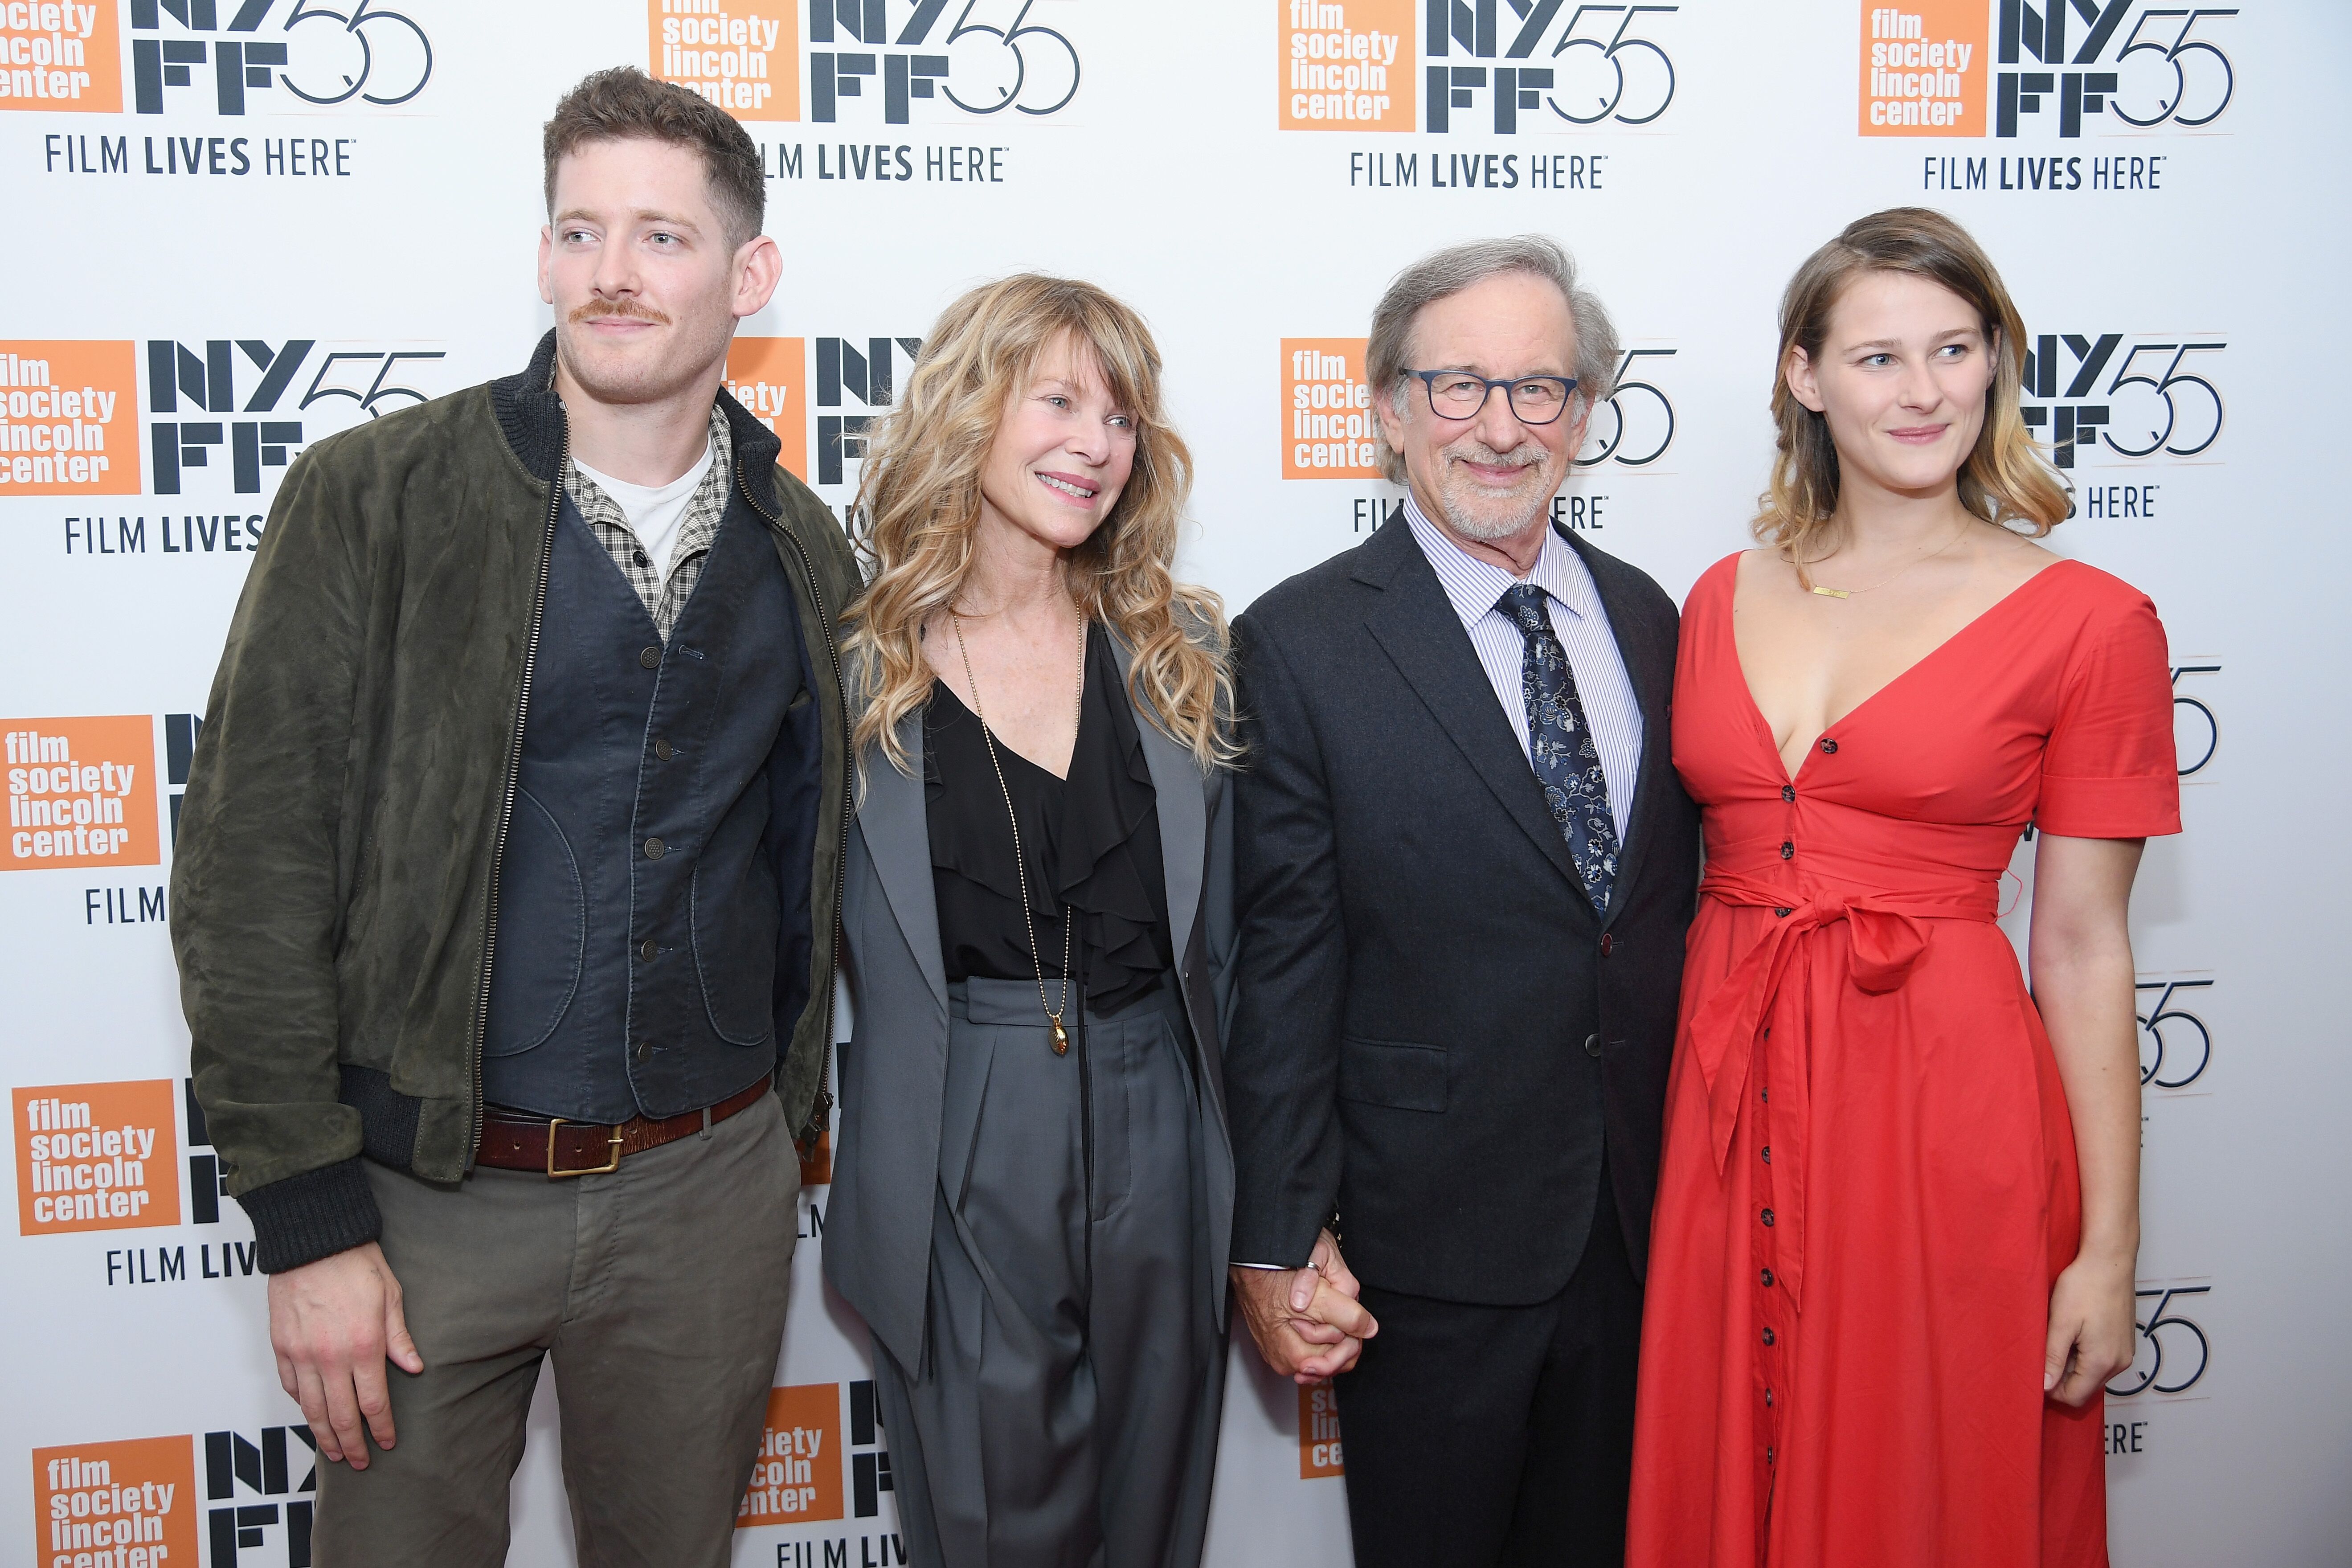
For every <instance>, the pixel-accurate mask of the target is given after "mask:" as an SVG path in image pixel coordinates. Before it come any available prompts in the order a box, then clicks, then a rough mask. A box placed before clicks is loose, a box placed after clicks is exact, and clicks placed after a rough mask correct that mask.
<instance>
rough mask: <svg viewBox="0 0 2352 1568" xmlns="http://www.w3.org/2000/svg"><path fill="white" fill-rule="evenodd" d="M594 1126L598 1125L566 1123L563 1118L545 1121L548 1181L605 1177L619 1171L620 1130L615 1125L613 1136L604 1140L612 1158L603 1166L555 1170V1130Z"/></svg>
mask: <svg viewBox="0 0 2352 1568" xmlns="http://www.w3.org/2000/svg"><path fill="white" fill-rule="evenodd" d="M596 1125H598V1123H595V1122H593V1121H567V1120H566V1119H565V1118H563V1117H561V1116H551V1117H549V1118H548V1120H547V1176H548V1180H550V1181H557V1182H560V1181H563V1180H566V1179H567V1178H570V1177H572V1176H602V1175H607V1174H609V1173H612V1172H614V1171H617V1170H619V1169H620V1168H621V1129H620V1128H619V1127H618V1126H617V1125H616V1126H614V1128H613V1130H612V1133H613V1135H612V1136H611V1137H610V1138H608V1139H606V1140H605V1143H606V1145H607V1147H609V1148H610V1149H611V1151H612V1158H610V1159H608V1160H606V1161H605V1162H604V1163H603V1164H601V1165H583V1166H582V1167H580V1168H579V1169H578V1170H576V1171H559V1170H557V1169H556V1168H555V1130H556V1129H557V1128H559V1127H593V1126H596Z"/></svg>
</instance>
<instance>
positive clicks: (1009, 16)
mask: <svg viewBox="0 0 2352 1568" xmlns="http://www.w3.org/2000/svg"><path fill="white" fill-rule="evenodd" d="M1047 5H1048V9H1049V10H1051V9H1055V8H1056V7H1055V0H1047ZM1037 6H1038V0H808V32H807V43H808V93H807V100H806V107H807V110H808V121H809V122H810V123H811V124H814V125H833V124H842V123H851V122H859V123H865V124H877V123H878V124H882V125H908V124H913V123H915V122H917V121H922V122H926V123H942V122H943V123H949V124H955V123H966V122H968V121H969V119H970V118H971V117H974V116H985V115H991V114H1001V113H1003V111H1005V110H1013V111H1014V112H1015V113H1018V114H1023V115H1034V116H1040V117H1042V116H1045V115H1048V114H1055V113H1058V112H1059V111H1060V110H1063V109H1065V108H1066V107H1068V105H1069V103H1070V100H1072V99H1074V98H1076V96H1077V92H1078V82H1079V79H1080V77H1081V76H1082V75H1083V74H1084V68H1083V66H1082V64H1081V62H1080V60H1079V58H1078V50H1077V46H1076V44H1074V43H1072V42H1071V41H1070V38H1069V36H1068V35H1067V34H1066V33H1063V32H1061V31H1059V30H1058V29H1056V28H1055V27H1052V26H1047V25H1046V23H1045V21H1044V20H1043V19H1041V18H1040V17H1038V16H1034V15H1033V14H1034V13H1035V12H1036V10H1037ZM800 11H801V6H800V3H799V0H646V25H647V28H648V31H649V33H650V35H651V37H650V42H649V44H648V47H647V50H646V58H647V59H648V61H649V68H650V69H651V71H652V73H653V74H654V75H655V76H656V77H659V78H660V79H662V80H664V81H674V82H676V83H677V84H678V85H679V86H681V87H687V88H691V89H693V90H695V91H696V92H698V93H700V94H701V95H702V96H703V97H705V98H707V99H709V100H710V101H711V102H713V103H715V104H717V105H719V107H720V108H721V109H724V110H728V111H729V112H730V113H731V114H733V115H734V116H735V117H736V118H737V119H739V120H798V119H800V118H801V117H802V108H803V100H802V94H801V80H800V71H801V60H800V51H799V47H798V41H799V32H798V29H799V26H800V19H801V18H800ZM877 99H878V100H880V102H879V104H878V106H877V105H876V104H875V102H874V100H877ZM852 100H854V102H853V101H852Z"/></svg>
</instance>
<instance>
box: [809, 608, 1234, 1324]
mask: <svg viewBox="0 0 2352 1568" xmlns="http://www.w3.org/2000/svg"><path fill="white" fill-rule="evenodd" d="M1112 646H1113V647H1114V648H1115V650H1116V652H1117V654H1118V668H1119V673H1120V674H1121V675H1122V676H1123V675H1125V674H1126V673H1127V671H1128V668H1129V665H1130V664H1131V663H1132V662H1133V655H1132V653H1131V652H1130V650H1129V648H1128V647H1127V646H1126V645H1125V644H1124V643H1122V642H1120V641H1119V640H1118V638H1117V637H1116V636H1114V637H1113V638H1112ZM1136 721H1137V722H1136V729H1137V731H1139V734H1140V735H1141V736H1142V741H1143V754H1144V760H1145V762H1146V763H1148V764H1149V765H1150V769H1151V784H1152V788H1153V790H1154V791H1155V792H1156V793H1157V794H1158V795H1159V802H1160V855H1161V861H1162V868H1163V873H1164V875H1165V877H1166V879H1167V886H1168V920H1169V925H1170V928H1171V929H1170V931H1169V938H1170V942H1169V945H1170V948H1171V951H1172V952H1175V953H1176V954H1177V969H1178V972H1179V974H1180V976H1181V983H1182V985H1181V988H1182V991H1183V996H1184V1012H1185V1016H1186V1017H1187V1019H1188V1020H1189V1021H1190V1022H1191V1024H1192V1040H1193V1044H1194V1046H1195V1047H1196V1050H1197V1053H1198V1054H1197V1056H1196V1058H1195V1060H1194V1069H1195V1072H1196V1074H1197V1076H1198V1079H1199V1082H1200V1085H1201V1104H1202V1121H1203V1126H1202V1146H1203V1147H1204V1149H1205V1150H1206V1151H1207V1153H1208V1160H1209V1169H1208V1173H1207V1174H1208V1202H1209V1215H1208V1221H1209V1239H1210V1244H1211V1245H1210V1248H1209V1254H1208V1258H1207V1260H1206V1261H1207V1267H1206V1268H1204V1270H1203V1278H1202V1281H1201V1289H1202V1295H1203V1305H1204V1307H1205V1309H1206V1310H1209V1311H1210V1312H1212V1313H1213V1314H1214V1315H1215V1317H1216V1320H1217V1321H1218V1323H1219V1325H1220V1326H1221V1327H1222V1325H1223V1321H1224V1303H1225V1269H1224V1263H1225V1252H1226V1247H1227V1245H1228V1238H1229V1237H1231V1235H1232V1230H1233V1200H1234V1169H1233V1153H1232V1145H1231V1142H1230V1141H1229V1139H1228V1137H1227V1134H1226V1131H1225V1106H1224V1068H1223V1046H1222V1042H1223V1038H1224V1028H1223V1026H1224V1022H1225V1020H1226V1018H1227V1016H1228V1015H1229V1013H1230V1010H1231V999H1232V994H1233V988H1232V973H1233V968H1232V957H1233V951H1234V921H1233V847H1234V838H1233V810H1232V791H1231V787H1230V784H1231V775H1230V774H1229V773H1227V771H1226V770H1224V769H1222V768H1215V769H1205V770H1204V769H1203V768H1202V767H1201V765H1200V764H1199V763H1197V762H1195V761H1194V760H1193V757H1192V752H1190V751H1187V750H1186V749H1185V748H1184V747H1182V746H1180V745H1178V744H1177V743H1176V742H1174V741H1171V740H1170V739H1169V738H1168V736H1167V735H1166V734H1164V733H1162V732H1161V731H1160V728H1159V727H1158V726H1157V725H1155V724H1153V723H1152V722H1151V721H1150V718H1149V717H1148V716H1147V715H1146V714H1145V713H1142V712H1139V713H1137V715H1136ZM898 736H899V740H900V742H901V743H902V744H904V745H905V747H906V749H907V753H908V757H909V758H911V759H912V761H913V763H914V773H913V776H911V777H909V776H908V775H907V774H903V773H899V772H898V770H897V769H895V768H893V767H892V766H891V765H890V764H889V763H887V762H886V761H884V760H883V759H882V758H880V757H879V756H876V755H868V756H866V757H864V758H863V759H861V760H862V761H863V763H864V764H865V771H864V776H863V780H862V784H863V791H864V793H863V796H862V798H861V799H860V801H859V804H858V810H857V821H856V826H854V827H853V828H852V830H851V832H850V835H849V856H848V862H847V865H846V868H845V881H844V883H843V887H842V894H841V913H842V935H843V938H844V941H845V947H844V949H843V958H844V963H845V966H846V972H847V973H848V977H849V988H850V996H851V1001H852V1003H853V1005H854V1006H855V1008H856V1013H855V1016H854V1018H853V1021H852V1029H851V1035H850V1041H849V1046H848V1048H847V1049H845V1051H843V1053H842V1056H841V1120H840V1125H839V1130H838V1131H837V1133H836V1136H835V1151H834V1163H833V1202H832V1205H831V1207H830V1209H829V1210H828V1211H827V1214H826V1216H825V1237H824V1268H825V1275H826V1278H828V1279H831V1280H832V1281H833V1284H834V1288H835V1289H837V1290H839V1291H840V1292H841V1294H842V1296H843V1298H844V1299H845V1300H847V1301H848V1302H849V1304H850V1305H851V1306H853V1307H855V1308H856V1309H857V1310H858V1312H859V1314H860V1315H861V1316H863V1317H864V1318H865V1320H866V1325H867V1326H868V1327H869V1328H871V1329H872V1330H873V1331H874V1335H875V1337H876V1338H877V1339H878V1340H880V1341H881V1342H882V1343H883V1344H884V1346H886V1347H887V1349H888V1350H889V1352H890V1353H891V1354H892V1355H893V1356H895V1357H897V1358H898V1364H899V1365H901V1366H903V1367H906V1368H908V1369H909V1370H912V1369H915V1368H918V1367H919V1366H920V1365H921V1364H922V1355H921V1352H922V1344H923V1315H924V1311H925V1308H926V1303H927V1300H928V1296H929V1279H930V1247H931V1210H932V1194H933V1193H934V1192H935V1191H936V1190H938V1188H939V1187H940V1184H942V1183H944V1184H945V1185H946V1187H947V1190H949V1191H950V1192H953V1191H957V1190H959V1189H960V1188H961V1186H962V1184H963V1173H962V1172H961V1170H955V1169H949V1168H948V1165H949V1163H950V1162H952V1161H953V1160H954V1159H955V1158H956V1155H957V1152H955V1151H942V1150H941V1149H940V1119H941V1103H942V1099H943V1096H944V1095H945V1093H946V1088H947V1049H948V986H947V966H946V963H945V961H944V960H943V959H942V957H941V956H940V918H939V909H938V905H937V903H936V901H935V900H934V899H933V896H932V892H931V847H930V836H929V828H928V821H927V818H926V816H925V812H924V805H923V781H922V773H923V765H922V755H923V725H922V714H921V712H920V710H916V711H912V712H909V713H908V714H907V716H906V717H905V718H903V719H901V720H900V721H899V726H898ZM965 1152H968V1151H965ZM1040 1201H1044V1200H1043V1196H1042V1194H1041V1198H1040Z"/></svg>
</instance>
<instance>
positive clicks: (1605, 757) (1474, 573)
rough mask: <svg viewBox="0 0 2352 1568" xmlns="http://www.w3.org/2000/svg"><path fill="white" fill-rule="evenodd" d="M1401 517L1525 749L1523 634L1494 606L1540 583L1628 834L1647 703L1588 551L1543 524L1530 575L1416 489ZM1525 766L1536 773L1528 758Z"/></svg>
mask: <svg viewBox="0 0 2352 1568" xmlns="http://www.w3.org/2000/svg"><path fill="white" fill-rule="evenodd" d="M1404 520H1405V523H1406V525H1407V526H1408V527H1410V528H1411V529H1412V536H1413V538H1414V540H1415V541H1417V542H1419V543H1420V545H1421V552H1422V553H1423V555H1425V556H1427V557H1428V558H1429V564H1430V568H1431V569H1432V570H1433V571H1434V572H1435V573H1436V574H1437V581H1438V584H1439V586H1441V587H1443V588H1444V590H1445V597H1446V600H1447V602H1448V603H1450V604H1451V605H1453V606H1454V614H1455V615H1457V616H1461V617H1462V629H1463V630H1464V631H1465V632H1468V633H1469V634H1470V646H1471V647H1473V648H1475V650H1476V651H1477V654H1478V662H1479V664H1480V665H1481V666H1483V667H1484V668H1485V669H1486V679H1487V680H1488V681H1489V682H1490V683H1492V684H1493V686H1494V688H1495V700H1496V701H1497V702H1499V703H1501V704H1502V706H1503V716H1504V717H1505V718H1506V719H1508V720H1509V721H1510V722H1511V732H1512V733H1513V734H1515V735H1517V737H1518V738H1519V749H1520V750H1521V751H1522V752H1525V751H1526V750H1527V747H1528V704H1527V697H1526V694H1525V687H1524V686H1523V685H1522V683H1521V679H1520V674H1519V672H1520V667H1521V665H1522V663H1523V662H1524V659H1525V658H1526V649H1527V639H1526V638H1525V637H1522V636H1520V634H1519V627H1518V623H1517V622H1516V621H1514V620H1512V619H1511V617H1510V616H1507V615H1505V614H1503V613H1502V612H1501V611H1500V610H1497V609H1496V607H1495V602H1496V600H1498V599H1500V598H1501V597H1502V596H1503V593H1504V591H1505V590H1506V589H1507V588H1509V587H1510V586H1511V585H1512V584H1516V583H1518V582H1520V581H1522V580H1524V581H1526V582H1529V583H1532V584H1535V585H1536V586H1537V587H1538V588H1541V589H1542V590H1543V591H1544V600H1545V604H1546V606H1547V607H1548V608H1549V610H1550V611H1551V629H1552V633H1553V635H1554V636H1556V637H1559V646H1560V647H1562V648H1564V649H1566V650H1567V652H1568V666H1569V668H1570V669H1571V670H1573V671H1574V672H1575V674H1576V694H1577V697H1578V699H1579V700H1580V701H1582V703H1583V704H1584V718H1585V721H1586V722H1587V723H1589V724H1590V725H1591V726H1592V740H1593V743H1594V745H1595V746H1596V747H1597V748H1598V749H1599V751H1600V752H1601V774H1602V776H1603V777H1605V778H1607V779H1608V781H1609V812H1610V815H1611V816H1613V817H1615V818H1616V819H1617V841H1618V843H1619V844H1621V845H1622V844H1623V843H1624V842H1625V826H1626V820H1627V818H1628V817H1629V816H1630V815H1631V814H1632V812H1633V784H1634V781H1635V780H1636V779H1638V778H1639V777H1640V776H1641V772H1642V705H1641V703H1640V702H1639V700H1636V699H1635V697H1634V695H1633V679H1631V678H1630V677H1629V676H1627V675H1626V673H1625V659H1624V656H1623V655H1622V654H1620V653H1619V652H1618V651H1617V638H1616V635H1615V634H1614V633H1612V631H1611V630H1610V629H1609V613H1608V612H1607V611H1606V610H1604V609H1602V608H1601V591H1600V590H1599V589H1598V588H1596V587H1594V586H1593V584H1592V574H1591V572H1589V571H1587V570H1586V569H1585V565H1584V559H1583V557H1581V556H1580V555H1578V554H1577V552H1576V551H1575V550H1574V549H1573V548H1572V547H1571V546H1570V544H1569V542H1568V541H1567V540H1565V539H1563V538H1561V537H1560V535H1559V531H1557V530H1555V529H1551V528H1546V529H1545V530H1544V536H1543V552H1542V553H1541V554H1539V555H1538V556H1537V557H1536V563H1535V568H1534V570H1532V571H1530V572H1529V573H1528V574H1527V576H1526V578H1525V579H1520V578H1517V577H1514V576H1512V575H1511V574H1510V573H1508V572H1507V571H1505V570H1504V569H1503V568H1502V567H1500V566H1496V565H1494V564H1491V563H1488V562H1485V561H1481V560H1479V559H1478V558H1477V557H1475V556H1474V555H1471V554H1469V553H1467V552H1465V551H1464V550H1463V548H1462V547H1461V546H1460V545H1458V544H1456V543H1454V541H1453V540H1452V539H1451V538H1449V537H1447V535H1446V534H1445V532H1444V530H1442V529H1440V528H1439V527H1438V526H1437V525H1436V524H1435V523H1433V522H1432V521H1429V519H1428V517H1427V516H1426V515H1424V514H1423V511H1422V510H1421V507H1420V504H1419V503H1418V502H1416V501H1415V500H1413V499H1412V496H1411V495H1407V496H1406V497H1405V502H1404ZM1534 771H1535V762H1534V760H1533V759H1532V758H1530V759H1529V760H1528V772H1529V773H1533V772H1534Z"/></svg>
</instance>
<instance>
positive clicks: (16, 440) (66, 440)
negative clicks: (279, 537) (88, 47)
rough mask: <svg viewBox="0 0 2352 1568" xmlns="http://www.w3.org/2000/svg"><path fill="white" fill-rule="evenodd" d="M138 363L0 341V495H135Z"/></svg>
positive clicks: (129, 357)
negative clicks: (122, 434)
mask: <svg viewBox="0 0 2352 1568" xmlns="http://www.w3.org/2000/svg"><path fill="white" fill-rule="evenodd" d="M6 9H7V6H6V5H0V11H5V10H6ZM137 363H138V362H137V360H136V359H135V357H134V356H133V354H132V346H131V344H130V343H128V342H5V341H0V498H5V497H8V496H135V495H137V494H138V493H139V451H138V436H137V429H138V417H139V416H138V407H139V372H138V368H137ZM118 413H120V414H121V416H122V422H121V424H120V425H118V424H116V423H115V416H116V415H117V414H118ZM121 431H130V432H131V438H130V439H129V440H127V441H123V440H118V439H116V438H115V437H116V436H117V435H118V433H119V432H121Z"/></svg>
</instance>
